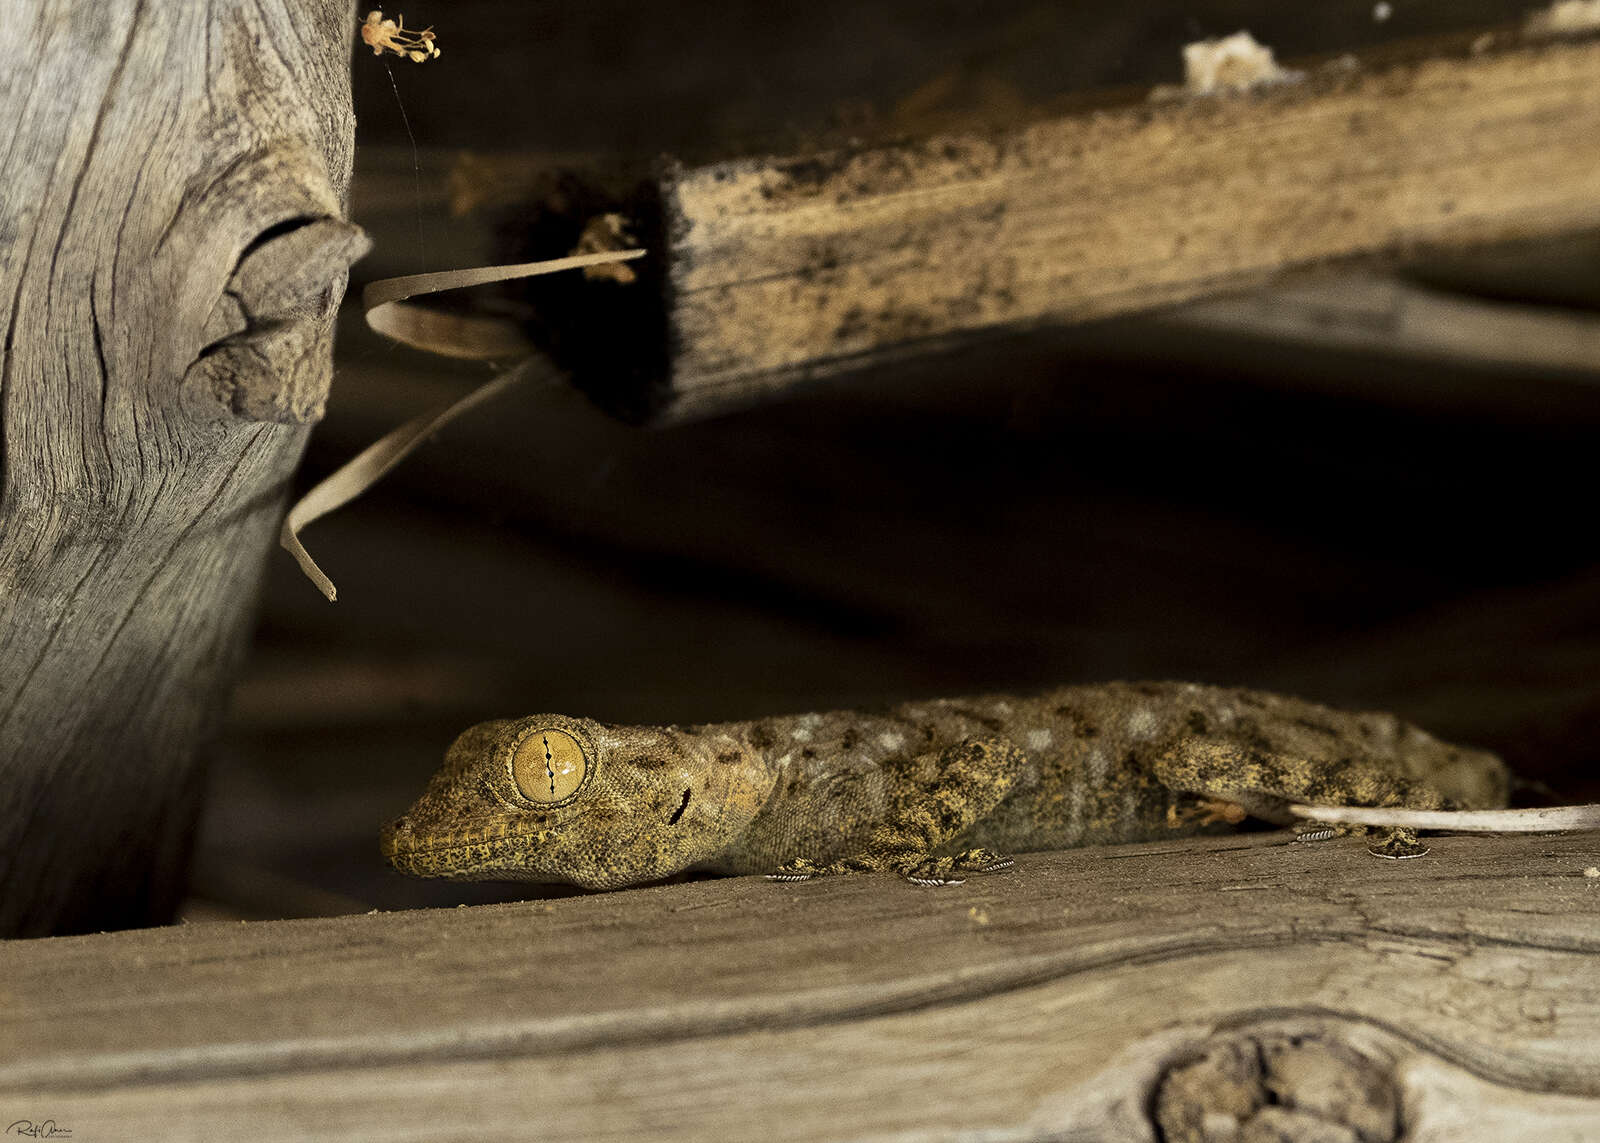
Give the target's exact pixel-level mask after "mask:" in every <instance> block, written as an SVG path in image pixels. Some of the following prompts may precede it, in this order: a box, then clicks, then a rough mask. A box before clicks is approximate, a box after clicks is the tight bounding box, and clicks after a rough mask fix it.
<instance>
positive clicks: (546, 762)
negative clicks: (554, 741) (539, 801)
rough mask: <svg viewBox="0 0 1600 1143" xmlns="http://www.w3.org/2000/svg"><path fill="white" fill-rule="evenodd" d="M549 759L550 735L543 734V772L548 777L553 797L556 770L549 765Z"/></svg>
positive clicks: (554, 794)
mask: <svg viewBox="0 0 1600 1143" xmlns="http://www.w3.org/2000/svg"><path fill="white" fill-rule="evenodd" d="M550 761H551V754H550V736H549V735H548V734H546V735H545V736H544V772H545V774H546V776H548V777H549V779H550V796H551V797H552V798H554V797H555V796H556V771H555V767H553V766H552V765H550Z"/></svg>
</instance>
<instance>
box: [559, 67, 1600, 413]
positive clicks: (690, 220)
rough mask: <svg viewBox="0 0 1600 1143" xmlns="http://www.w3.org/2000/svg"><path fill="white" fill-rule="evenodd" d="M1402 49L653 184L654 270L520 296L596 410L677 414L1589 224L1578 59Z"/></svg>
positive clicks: (1588, 133) (644, 221)
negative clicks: (1381, 57)
mask: <svg viewBox="0 0 1600 1143" xmlns="http://www.w3.org/2000/svg"><path fill="white" fill-rule="evenodd" d="M1499 42H1511V43H1513V44H1514V37H1511V38H1510V39H1508V38H1507V37H1502V38H1501V41H1499ZM1417 50H1418V51H1420V52H1421V53H1422V54H1421V57H1420V58H1405V57H1403V56H1402V57H1401V58H1400V59H1399V60H1398V61H1396V60H1393V59H1390V60H1389V61H1388V62H1383V63H1375V64H1373V65H1371V66H1369V67H1363V66H1359V65H1354V66H1346V65H1328V66H1323V67H1320V68H1315V69H1313V70H1311V71H1310V72H1308V73H1307V75H1306V76H1305V77H1304V78H1303V79H1302V80H1300V81H1298V82H1292V83H1280V84H1275V85H1272V86H1269V87H1264V88H1260V89H1257V90H1254V91H1251V92H1249V93H1247V94H1244V95H1234V96H1224V97H1203V98H1201V97H1194V98H1177V99H1172V100H1168V101H1161V102H1149V101H1140V102H1137V103H1135V104H1132V105H1123V106H1119V107H1110V108H1106V109H1100V110H1092V111H1085V112H1082V113H1079V114H1073V115H1068V116H1066V117H1062V118H1055V119H1047V120H1043V121H1038V122H1034V123H1031V124H1028V125H1025V126H1021V127H1017V128H1014V129H1011V130H1009V131H1006V132H1002V133H999V134H949V135H942V136H934V137H924V138H920V139H917V140H916V141H913V142H908V143H904V144H900V145H887V146H868V147H864V148H861V149H855V150H850V149H842V150H832V151H824V152H821V153H816V154H806V155H792V156H780V157H765V158H745V159H736V160H729V161H725V162H718V163H713V164H710V165H704V166H694V167H688V168H677V169H672V170H669V171H668V172H667V173H666V174H665V175H664V176H663V177H661V178H660V179H659V181H658V182H657V183H655V184H654V185H653V186H652V187H651V188H648V189H647V191H646V192H645V196H644V198H645V205H643V206H640V207H636V217H637V220H638V230H639V237H640V239H641V241H642V242H643V243H644V244H645V245H647V246H651V247H652V248H654V249H657V250H659V251H660V252H661V256H660V258H659V260H658V261H657V263H656V264H655V266H654V267H653V270H647V271H646V272H644V273H643V274H642V279H641V282H640V283H638V284H636V285H634V286H629V287H618V286H616V284H615V283H609V282H594V283H589V284H588V285H587V287H585V288H582V289H579V288H577V287H574V286H573V285H572V283H570V282H561V283H551V284H546V285H543V286H541V287H539V288H538V290H537V292H536V293H535V295H534V300H535V302H536V304H537V305H538V306H539V307H540V308H541V309H542V310H543V312H544V315H545V317H546V319H547V320H548V321H549V322H550V323H551V325H552V326H553V327H554V329H555V332H554V334H553V335H552V343H553V345H554V348H555V349H556V350H557V352H558V353H560V354H561V355H562V356H563V357H564V358H565V359H566V360H567V362H568V363H569V364H570V365H572V366H573V367H574V368H575V370H576V371H577V376H578V381H579V383H580V384H582V385H584V386H585V387H586V388H587V389H588V390H589V391H590V392H591V393H593V394H594V395H596V396H597V397H598V398H599V399H600V400H601V401H602V402H603V403H607V404H609V405H611V406H612V407H613V408H616V409H619V410H621V411H623V412H624V413H627V414H631V415H633V416H650V415H661V414H663V413H664V414H666V415H668V416H674V415H676V416H683V415H692V414H694V413H697V412H700V411H703V410H705V409H708V408H716V407H722V406H726V405H729V404H737V403H740V402H745V401H750V400H754V399H758V398H759V397H760V396H761V395H762V394H764V393H769V392H772V391H774V390H777V389H781V388H783V387H785V386H788V385H792V384H795V383H798V382H801V381H805V380H807V379H810V378H815V377H821V376H827V375H830V374H836V373H840V372H843V371H848V370H853V369H859V368H864V367H869V366H873V365H876V364H881V363H884V362H892V361H902V360H905V359H907V358H912V357H918V356H926V355H929V354H934V353H938V352H942V351H945V350H948V349H949V348H951V347H952V346H954V345H958V344H964V343H970V342H973V341H975V340H981V339H986V338H994V337H996V336H1003V335H1016V334H1020V333H1027V332H1029V331H1034V330H1040V329H1046V328H1050V327H1055V326H1061V325H1066V324H1070V323H1075V322H1082V321H1086V320H1089V319H1093V318H1099V317H1106V316H1111V315H1116V314H1128V313H1135V312H1139V311H1146V310H1155V309H1159V308H1162V307H1167V306H1171V305H1173V304H1175V303H1178V302H1182V301H1186V300H1189V299H1195V298H1200V297H1205V296H1212V295H1217V294H1223V293H1229V292H1236V291H1240V290H1245V289H1249V288H1252V287H1256V286H1259V285H1261V284H1262V283H1265V282H1267V281H1268V280H1270V279H1272V278H1274V277H1275V276H1277V275H1280V274H1282V273H1284V272H1285V271H1293V270H1298V269H1304V268H1307V267H1313V266H1321V265H1327V264H1336V263H1351V262H1355V261H1358V260H1366V261H1372V260H1385V259H1388V260H1392V259H1395V258H1398V257H1403V256H1409V255H1415V254H1418V253H1424V252H1429V251H1441V250H1451V249H1458V248H1463V247H1470V246H1474V245H1478V244H1487V243H1494V242H1502V241H1509V240H1514V239H1522V238H1529V237H1538V236H1543V235H1551V234H1560V233H1564V232H1570V231H1576V230H1581V229H1586V228H1595V227H1600V42H1596V41H1594V40H1589V41H1576V42H1555V43H1527V44H1514V46H1508V47H1503V48H1499V47H1491V48H1489V49H1487V50H1483V49H1482V45H1479V47H1478V48H1477V49H1474V48H1473V47H1471V46H1470V45H1469V43H1468V42H1467V41H1466V40H1462V41H1461V42H1459V43H1457V42H1451V43H1448V44H1433V45H1430V46H1428V47H1427V48H1426V49H1422V48H1419V49H1417ZM541 253H546V254H550V255H557V254H561V253H565V251H564V250H550V251H542V252H541ZM640 290H643V291H645V292H647V293H650V292H651V291H654V293H653V295H652V297H653V301H650V302H646V303H641V302H640V301H639V299H638V298H637V296H635V295H636V293H637V291H640ZM629 291H634V293H629ZM618 331H626V332H627V334H628V337H627V338H626V339H624V338H620V337H619V336H618ZM619 341H621V342H623V343H624V344H623V345H622V346H619V344H618V343H619Z"/></svg>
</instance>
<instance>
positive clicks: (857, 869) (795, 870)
mask: <svg viewBox="0 0 1600 1143" xmlns="http://www.w3.org/2000/svg"><path fill="white" fill-rule="evenodd" d="M880 868H882V866H880V865H877V864H875V863H872V862H867V861H860V860H853V859H850V858H846V859H845V860H843V861H829V862H820V861H812V860H811V859H810V858H809V857H796V858H793V859H791V860H789V861H785V862H784V863H783V864H782V865H780V866H778V868H776V869H774V870H773V871H772V872H771V873H769V874H767V880H768V881H812V880H814V879H816V878H818V877H838V876H839V875H841V874H844V873H872V872H874V871H876V870H878V869H880Z"/></svg>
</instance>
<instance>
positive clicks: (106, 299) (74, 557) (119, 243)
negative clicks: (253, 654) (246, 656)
mask: <svg viewBox="0 0 1600 1143" xmlns="http://www.w3.org/2000/svg"><path fill="white" fill-rule="evenodd" d="M350 19H351V12H350V10H349V6H348V5H347V4H343V3H337V2H334V0H260V2H257V3H236V2H233V0H216V2H213V3H209V4H205V5H199V4H176V3H148V2H146V3H138V4H127V5H122V4H112V5H85V4H78V3H70V2H68V0H8V4H7V8H6V28H7V31H8V33H9V34H8V35H7V48H6V51H5V53H4V55H3V56H0V124H3V126H0V153H3V154H4V156H5V171H6V180H7V187H6V193H5V194H4V196H0V328H3V330H4V336H5V358H4V365H3V370H0V429H3V454H0V465H3V467H0V481H3V487H0V789H4V790H5V798H4V802H3V804H0V885H4V893H3V894H0V935H3V936H14V935H27V934H41V933H48V932H65V931H79V930H87V929H104V928H114V927H119V926H126V925H136V924H142V923H149V922H152V921H158V920H160V919H162V918H164V917H166V916H167V915H169V912H170V910H171V908H172V906H173V903H174V901H175V899H176V896H177V894H178V893H179V891H180V890H181V886H182V873H183V865H184V862H185V858H186V852H187V847H188V838H189V835H190V832H191V827H192V822H193V817H194V813H195V808H196V802H197V795H198V792H199V789H200V786H201V771H200V768H199V767H198V765H197V762H196V746H197V743H198V742H199V741H200V740H201V739H202V738H203V736H204V735H205V733H206V732H207V730H208V728H209V727H210V725H211V724H212V722H213V721H214V719H215V716H216V715H217V713H218V710H219V706H220V704H221V702H222V700H223V697H224V694H225V689H226V685H227V681H228V677H229V674H230V668H231V665H232V661H233V660H234V658H235V657H236V652H237V650H238V648H239V646H240V642H241V638H242V636H243V634H244V627H245V621H246V619H247V616H248V613H249V610H250V605H251V601H252V599H253V596H254V593H255V588H256V581H257V577H258V574H259V570H260V567H261V564H262V560H263V553H264V551H265V550H266V548H267V546H268V545H269V544H270V542H271V539H272V536H273V532H274V529H275V527H276V523H277V518H278V511H279V507H280V504H281V501H282V498H283V495H284V492H285V491H286V483H287V480H288V477H289V474H290V472H291V471H292V469H293V467H294V465H295V463H296V461H297V460H298V458H299V455H300V452H301V449H302V447H303V445H304V442H305V437H306V433H307V431H308V429H307V426H308V424H309V423H310V422H311V421H314V420H315V419H316V418H317V417H318V416H319V415H320V413H321V409H322V405H323V401H324V399H325V396H326V392H327V387H328V382H329V379H330V376H331V372H332V361H331V333H332V321H333V313H334V310H335V308H336V307H337V305H338V302H339V299H340V297H341V296H342V294H343V289H344V281H345V273H346V270H347V268H348V265H349V263H350V261H351V260H353V259H354V258H355V257H358V256H359V255H360V254H361V253H362V252H363V251H364V249H365V247H366V239H365V237H364V235H362V233H361V232H360V231H359V230H358V229H357V228H355V227H353V226H351V225H350V224H349V223H347V222H346V221H344V218H343V216H344V208H345V193H346V188H347V185H348V181H349V175H350V167H351V158H352V149H353V141H354V122H353V119H352V117H351V112H350V102H349V76H348V68H349V63H348V60H349V45H350V29H351V27H352V24H351V23H350Z"/></svg>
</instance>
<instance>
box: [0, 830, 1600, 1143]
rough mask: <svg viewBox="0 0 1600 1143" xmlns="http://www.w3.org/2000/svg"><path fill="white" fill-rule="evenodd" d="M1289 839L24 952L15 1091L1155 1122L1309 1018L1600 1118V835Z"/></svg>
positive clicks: (1566, 1131)
mask: <svg viewBox="0 0 1600 1143" xmlns="http://www.w3.org/2000/svg"><path fill="white" fill-rule="evenodd" d="M1283 842H1284V838H1283V835H1277V834H1273V835H1253V836H1248V837H1239V838H1227V839H1214V840H1211V841H1208V842H1196V843H1189V844H1184V845H1177V846H1172V845H1147V846H1129V847H1115V848H1104V849H1088V850H1079V851H1071V852H1064V853H1055V854H1033V855H1027V856H1025V857H1024V858H1023V859H1022V860H1021V861H1020V862H1019V863H1018V868H1017V871H1016V872H1015V873H1014V874H1011V875H1007V876H1003V877H993V878H985V879H978V880H974V881H971V882H968V883H967V884H966V885H965V886H960V887H951V888H946V889H942V890H924V889H918V888H916V887H914V886H911V885H909V884H905V883H903V882H900V881H897V880H894V879H892V878H888V877H877V876H857V877H849V878H841V879H837V880H832V881H824V882H819V883H814V884H807V885H801V886H780V885H776V884H772V883H769V882H766V881H764V880H760V879H752V878H738V879H728V880H720V881H705V882H696V883H690V884H683V885H673V886H664V887H658V888H652V889H644V890H636V891H630V892H623V893H616V894H609V895H603V896H593V897H579V898H569V899H563V900H556V901H545V902H529V903H524V904H513V905H498V906H482V907H476V908H471V909H456V910H438V911H419V912H408V913H395V914H382V915H377V914H375V915H367V916H359V917H343V918H334V919H327V920H315V921H290V922H267V923H262V924H251V925H234V924H198V925H191V926H185V927H179V928H169V929H159V930H149V931H142V932H130V933H119V934H112V935H109V936H98V937H65V938H52V939H48V940H41V941H35V942H17V943H12V944H9V945H4V946H0V981H3V982H4V983H3V985H0V999H3V1004H0V1107H3V1108H4V1109H5V1112H4V1113H5V1114H6V1115H8V1116H10V1115H19V1116H20V1115H27V1116H30V1117H32V1118H33V1119H35V1120H42V1119H43V1118H46V1117H47V1116H48V1117H54V1118H55V1119H56V1120H57V1121H58V1122H60V1123H62V1124H63V1125H65V1126H68V1127H71V1128H72V1129H73V1130H74V1132H75V1136H74V1137H75V1138H79V1139H100V1138H107V1139H109V1138H128V1137H136V1136H137V1135H138V1134H140V1133H142V1132H144V1131H146V1130H151V1131H154V1130H157V1129H158V1128H159V1129H160V1130H161V1131H162V1132H163V1135H164V1137H168V1138H196V1139H198V1138H215V1137H217V1135H219V1134H221V1133H225V1132H228V1131H232V1130H236V1129H242V1128H244V1126H245V1125H247V1124H248V1125H249V1133H250V1137H252V1138H260V1139H280V1138H282V1139H288V1138H297V1137H303V1136H304V1134H305V1133H306V1132H307V1131H310V1132H311V1133H312V1134H332V1133H334V1132H337V1131H341V1130H343V1131H353V1132H359V1133H360V1134H361V1135H362V1136H363V1137H367V1138H384V1139H389V1138H393V1139H401V1138H420V1137H428V1138H452V1139H453V1138H469V1137H474V1135H476V1136H477V1137H482V1136H483V1135H484V1134H489V1135H491V1136H492V1135H495V1134H516V1135H519V1136H553V1135H559V1136H561V1137H563V1138H592V1139H603V1138H618V1137H625V1136H628V1135H634V1136H638V1135H639V1134H648V1135H651V1136H652V1137H664V1138H673V1139H679V1138H682V1139H694V1138H749V1137H753V1136H755V1135H757V1134H759V1135H762V1136H771V1137H775V1138H785V1139H791V1138H792V1139H839V1138H895V1137H905V1138H911V1137H915V1138H955V1137H966V1138H971V1137H982V1138H1004V1139H1012V1138H1016V1139H1042V1138H1050V1139H1056V1138H1071V1139H1105V1140H1137V1139H1153V1138H1154V1137H1155V1136H1154V1134H1153V1129H1152V1127H1151V1121H1150V1108H1151V1107H1152V1106H1154V1101H1156V1099H1157V1096H1158V1095H1159V1094H1160V1092H1161V1091H1164V1090H1166V1087H1165V1086H1164V1085H1167V1084H1170V1083H1172V1082H1173V1081H1172V1075H1173V1074H1175V1072H1176V1070H1177V1069H1178V1068H1181V1067H1183V1066H1185V1065H1189V1064H1192V1063H1193V1062H1194V1061H1195V1060H1196V1059H1198V1058H1200V1057H1201V1056H1203V1055H1204V1054H1205V1053H1206V1052H1208V1051H1231V1050H1233V1047H1234V1046H1236V1045H1237V1044H1239V1043H1241V1042H1245V1043H1248V1044H1253V1045H1257V1046H1260V1045H1268V1046H1271V1045H1274V1044H1277V1045H1279V1046H1280V1047H1281V1046H1282V1045H1283V1044H1285V1043H1287V1042H1290V1041H1293V1042H1295V1043H1297V1044H1299V1045H1301V1046H1302V1047H1303V1046H1304V1045H1307V1044H1310V1045H1313V1046H1316V1045H1321V1046H1326V1045H1335V1046H1336V1047H1335V1049H1334V1051H1335V1058H1337V1059H1349V1058H1351V1057H1355V1058H1358V1059H1360V1060H1364V1061H1366V1064H1365V1065H1363V1066H1364V1067H1366V1068H1367V1069H1368V1070H1370V1071H1372V1072H1373V1074H1374V1075H1376V1076H1379V1077H1381V1082H1382V1083H1383V1084H1384V1085H1392V1087H1393V1089H1394V1099H1395V1100H1396V1101H1397V1102H1398V1107H1399V1113H1400V1115H1401V1117H1402V1120H1403V1122H1405V1123H1406V1124H1407V1125H1408V1128H1409V1129H1410V1130H1411V1131H1412V1132H1413V1133H1412V1134H1410V1135H1408V1136H1407V1138H1413V1139H1446V1138H1450V1139H1464V1140H1473V1139H1484V1140H1488V1139H1493V1138H1498V1137H1499V1136H1497V1135H1496V1134H1494V1131H1495V1130H1497V1128H1496V1127H1495V1125H1496V1124H1499V1125H1500V1126H1503V1125H1504V1124H1505V1123H1506V1122H1508V1121H1509V1119H1510V1117H1512V1116H1517V1117H1523V1116H1526V1117H1530V1118H1529V1120H1528V1121H1529V1122H1533V1123H1538V1124H1541V1125H1544V1126H1546V1127H1548V1131H1549V1133H1548V1134H1547V1135H1546V1136H1545V1137H1546V1138H1567V1139H1578V1138H1582V1137H1584V1136H1583V1133H1584V1132H1593V1131H1596V1130H1600V1081H1597V1078H1596V1077H1597V1076H1600V971H1597V967H1600V925H1597V923H1596V922H1597V920H1600V878H1595V877H1587V876H1585V875H1584V873H1583V870H1584V869H1585V868H1587V867H1591V866H1594V865H1595V864H1596V863H1597V862H1600V842H1597V840H1596V838H1595V837H1594V836H1592V835H1590V836H1576V835H1575V836H1566V837H1525V838H1520V839H1500V838H1477V839H1467V838H1440V839H1435V844H1434V850H1433V853H1432V854H1431V855H1430V856H1429V857H1427V858H1424V859H1422V860H1419V861H1413V862H1405V863H1394V862H1383V861H1378V860H1376V859H1373V858H1372V857H1370V856H1369V855H1368V854H1367V853H1366V851H1365V848H1364V847H1363V846H1362V845H1361V844H1360V843H1359V842H1355V841H1335V842H1329V843H1324V844H1321V845H1288V844H1284V843H1283ZM1282 1074H1285V1075H1286V1074H1288V1072H1287V1070H1285V1071H1284V1072H1283V1073H1282ZM1469 1112H1471V1113H1472V1114H1470V1115H1469V1114H1468V1113H1469ZM174 1132H176V1133H174ZM1169 1137H1170V1133H1169ZM1333 1137H1334V1138H1339V1136H1333Z"/></svg>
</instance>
